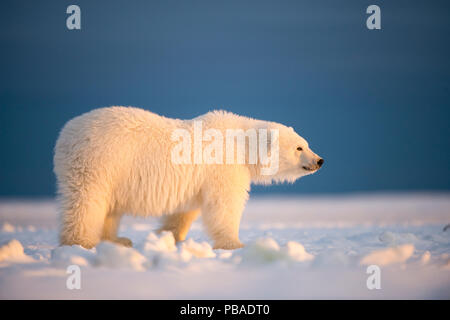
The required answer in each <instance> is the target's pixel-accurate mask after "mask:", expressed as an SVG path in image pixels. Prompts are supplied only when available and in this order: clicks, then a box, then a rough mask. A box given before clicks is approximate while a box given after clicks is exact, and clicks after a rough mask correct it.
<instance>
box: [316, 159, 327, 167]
mask: <svg viewBox="0 0 450 320" xmlns="http://www.w3.org/2000/svg"><path fill="white" fill-rule="evenodd" d="M324 161H325V160H323V159H322V158H320V159H319V160H318V161H317V165H318V166H319V168H320V167H321V166H322V165H323V162H324Z"/></svg>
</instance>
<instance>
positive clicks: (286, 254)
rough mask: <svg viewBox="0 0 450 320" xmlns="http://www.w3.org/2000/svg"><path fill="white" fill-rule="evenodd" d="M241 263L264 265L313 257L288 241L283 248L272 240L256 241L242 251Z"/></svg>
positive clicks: (302, 248)
mask: <svg viewBox="0 0 450 320" xmlns="http://www.w3.org/2000/svg"><path fill="white" fill-rule="evenodd" d="M241 257H242V261H243V262H250V263H258V264H261V263H262V264H265V263H271V262H275V261H299V262H302V261H308V260H312V259H314V256H313V255H312V254H310V253H308V252H306V250H305V248H304V247H303V245H301V244H300V243H298V242H295V241H289V242H288V243H287V244H286V246H285V247H280V246H279V245H278V243H277V242H276V241H275V240H274V239H272V238H263V239H259V240H256V241H255V242H253V243H251V244H249V245H248V246H247V247H244V248H243V249H242V256H241Z"/></svg>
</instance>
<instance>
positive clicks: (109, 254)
mask: <svg viewBox="0 0 450 320" xmlns="http://www.w3.org/2000/svg"><path fill="white" fill-rule="evenodd" d="M94 264H95V265H97V266H105V267H109V268H128V269H133V270H136V271H144V270H145V269H146V265H147V259H146V258H145V257H144V256H143V255H142V254H140V253H139V252H138V251H137V250H135V249H133V248H127V247H124V246H121V245H117V244H114V243H112V242H101V243H100V244H99V245H97V255H96V256H95V260H94Z"/></svg>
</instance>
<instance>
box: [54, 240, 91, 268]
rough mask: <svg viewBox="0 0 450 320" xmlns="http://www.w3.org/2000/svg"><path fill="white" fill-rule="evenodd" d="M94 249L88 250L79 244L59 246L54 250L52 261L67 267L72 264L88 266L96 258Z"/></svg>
mask: <svg viewBox="0 0 450 320" xmlns="http://www.w3.org/2000/svg"><path fill="white" fill-rule="evenodd" d="M94 251H95V249H92V250H88V249H85V248H83V247H82V246H78V245H73V246H62V247H57V248H56V249H53V250H52V252H51V258H50V261H51V263H52V264H53V265H55V266H58V267H67V266H69V265H72V264H76V265H79V266H87V265H89V262H90V261H93V260H94V256H95V253H94Z"/></svg>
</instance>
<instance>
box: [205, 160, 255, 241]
mask: <svg viewBox="0 0 450 320" xmlns="http://www.w3.org/2000/svg"><path fill="white" fill-rule="evenodd" d="M216 172H217V173H222V174H223V175H222V176H220V177H215V179H214V180H212V182H213V183H209V184H207V185H206V186H205V188H204V190H203V192H202V196H203V208H202V210H203V213H202V219H203V223H204V225H205V227H206V231H207V233H208V234H209V236H210V237H211V238H212V240H213V241H214V247H213V248H214V249H228V250H231V249H238V248H242V247H243V246H244V245H243V244H242V243H241V241H240V240H239V225H240V222H241V215H242V211H243V210H244V207H245V203H246V202H247V199H248V190H249V188H250V177H249V173H248V172H247V171H245V170H242V169H241V168H236V167H234V168H229V170H228V171H227V172H223V170H222V171H221V170H218V171H216Z"/></svg>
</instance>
